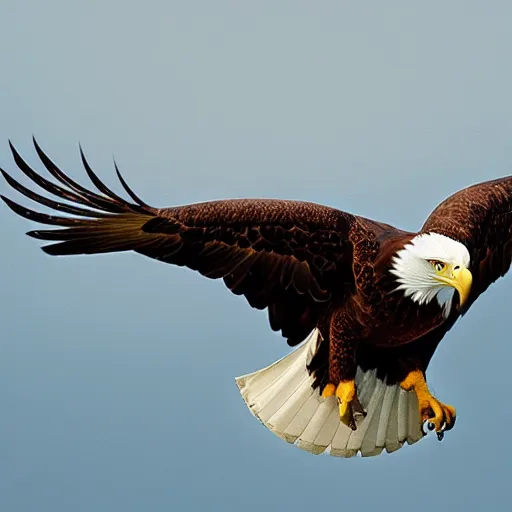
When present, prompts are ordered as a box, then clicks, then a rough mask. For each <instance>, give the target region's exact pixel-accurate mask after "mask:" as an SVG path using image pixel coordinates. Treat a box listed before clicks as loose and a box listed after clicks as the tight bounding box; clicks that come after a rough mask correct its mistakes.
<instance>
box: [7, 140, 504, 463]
mask: <svg viewBox="0 0 512 512" xmlns="http://www.w3.org/2000/svg"><path fill="white" fill-rule="evenodd" d="M34 145H35V150H36V152H37V154H38V156H39V158H40V160H41V162H42V164H43V165H44V167H45V168H46V171H47V172H48V173H49V176H48V177H49V178H53V179H48V178H46V177H44V176H43V175H42V174H39V173H37V172H36V171H34V170H33V169H32V168H31V167H30V166H29V165H28V164H27V163H26V162H25V161H24V160H23V159H22V157H21V156H20V155H19V153H18V152H17V151H16V150H15V149H14V147H13V146H12V145H10V147H11V151H12V154H13V157H14V161H15V162H16V164H17V166H18V167H19V169H20V170H21V171H22V172H23V173H24V174H25V175H26V176H27V177H28V178H29V179H30V180H32V181H33V182H34V183H35V184H36V185H37V186H39V187H40V188H41V189H43V190H44V191H46V192H48V193H49V194H52V195H53V196H55V197H56V199H51V198H48V197H47V196H44V195H40V194H39V193H37V192H34V191H33V190H31V189H29V188H27V187H25V186H24V185H22V184H21V183H19V182H18V181H16V180H15V179H14V178H13V177H11V176H10V175H9V174H7V173H6V172H5V171H3V170H2V174H3V176H4V178H5V179H6V181H7V183H8V184H9V185H10V186H11V187H12V188H13V189H14V190H16V191H17V192H20V193H21V194H23V195H24V196H26V197H28V198H29V199H31V200H33V201H35V202H36V203H39V204H41V205H44V206H46V207H49V208H51V209H53V210H56V211H58V212H63V213H64V214H70V215H50V214H47V213H39V212H37V211H34V210H31V209H29V208H26V207H24V206H21V205H20V204H18V203H15V202H14V201H12V200H11V199H8V198H7V197H4V196H2V199H3V200H4V201H5V203H6V204H7V206H9V207H10V208H11V209H12V210H13V211H14V212H15V213H17V214H18V215H21V216H22V217H25V218H26V219H29V220H31V221H35V222H38V223H41V224H46V225H50V226H57V227H58V228H57V229H38V230H35V231H29V232H28V233H27V234H28V235H29V236H31V237H33V238H36V239H38V240H46V241H51V242H53V243H51V244H49V245H45V246H44V247H43V248H42V249H43V251H44V252H46V253H47V254H50V255H57V256H59V255H71V254H99V253H110V252H120V251H135V252H137V253H139V254H143V255H145V256H149V257H150V258H154V259H157V260H160V261H163V262H165V263H172V264H174V265H180V266H186V267H188V268H190V269H193V270H197V271H198V272H199V273H201V274H202V275H203V276H206V277H209V278H211V279H223V281H224V283H225V285H226V286H227V287H228V288H229V289H230V290H231V291H232V292H233V293H234V294H236V295H243V296H244V297H245V298H246V300H247V301H248V303H249V304H250V305H251V306H252V307H253V308H256V309H261V310H262V309H267V311H268V317H269V322H270V327H271V328H272V329H273V330H274V331H280V332H281V334H282V336H283V337H284V338H286V340H287V342H288V345H289V346H291V347H297V348H296V349H295V350H294V351H293V352H291V353H290V354H288V355H287V356H286V357H284V358H283V359H281V360H279V361H277V362H275V363H274V364H272V365H271V366H269V367H267V368H264V369H262V370H259V371H256V372H254V373H251V374H248V375H244V376H242V377H238V378H237V379H236V383H237V385H238V387H239V389H240V392H241V394H242V397H243V399H244V400H245V402H246V404H247V406H248V407H249V409H250V410H251V412H252V413H253V414H254V415H255V416H256V417H257V418H258V419H259V420H260V421H261V422H262V423H263V424H264V425H265V426H266V427H268V428H269V429H270V430H271V431H272V432H274V433H275V434H277V435H278V436H279V437H281V438H282V439H284V440H286V441H287V442H289V443H294V444H295V445H296V446H298V447H300V448H302V449H305V450H307V451H309V452H312V453H315V454H319V453H322V452H325V451H327V452H328V453H330V454H331V455H336V456H341V457H352V456H354V455H356V454H358V453H361V455H363V456H371V455H378V454H379V453H381V452H382V451H383V450H386V451H387V452H392V451H395V450H397V449H399V448H400V447H401V446H403V445H404V444H405V443H406V442H407V443H408V444H412V443H415V442H417V441H418V440H420V439H421V438H423V437H424V436H425V434H426V431H425V430H424V425H425V424H427V426H428V428H429V429H430V430H435V431H436V433H437V436H438V438H439V439H442V438H443V436H444V433H445V432H447V431H449V430H450V429H452V428H453V426H454V424H455V418H456V413H455V408H454V407H452V406H450V405H446V404H444V403H442V402H441V401H439V400H438V399H437V398H435V397H434V396H433V395H432V393H431V392H430V391H429V388H428V386H427V382H426V370H427V367H428V365H429V362H430V360H431V358H432V356H433V354H434V351H435V350H436V348H437V346H438V344H439V342H440V341H441V339H442V338H443V337H444V335H445V334H446V333H447V332H448V331H449V330H450V329H451V328H452V326H453V325H454V323H455V322H456V321H457V319H458V318H459V317H460V316H462V315H463V314H464V313H465V312H466V311H467V310H468V309H469V308H470V307H471V305H472V304H473V302H474V301H475V300H476V299H477V298H478V296H479V295H480V294H481V293H482V292H484V291H485V290H486V289H487V287H488V286H489V285H490V284H491V283H492V282H494V281H495V280H496V279H498V278H499V277H500V276H503V275H504V274H505V273H506V272H507V271H508V269H509V266H510V263H511V259H512V177H507V178H502V179H497V180H493V181H488V182H485V183H481V184H478V185H473V186H471V187H468V188H466V189H464V190H461V191H459V192H457V193H456V194H454V195H452V196H451V197H449V198H448V199H446V200H445V201H444V202H443V203H441V204H440V205H439V206H438V207H437V208H436V209H435V210H434V211H433V212H432V214H431V215H430V216H429V217H428V219H427V220H426V222H425V224H424V225H423V227H422V228H421V229H420V231H418V232H417V233H411V232H407V231H402V230H400V229H397V228H394V227H393V226H390V225H388V224H384V223H381V222H376V221H373V220H370V219H367V218H363V217H360V216H356V215H351V214H350V213H346V212H343V211H340V210H337V209H335V208H330V207H327V206H321V205H318V204H313V203H307V202H299V201H287V200H270V199H237V200H225V201H211V202H205V203H198V204H190V205H186V206H177V207H171V208H154V207H152V206H149V205H148V204H146V203H145V202H144V201H142V200H141V199H140V198H139V197H138V196H137V195H136V194H135V193H134V192H133V191H132V190H131V189H130V187H129V186H128V185H127V183H126V181H125V180H124V179H123V177H122V176H121V174H120V172H119V170H118V168H117V166H116V167H115V169H116V173H117V176H118V178H119V181H120V183H121V185H122V186H123V188H124V190H125V192H126V193H127V195H128V196H129V199H126V198H123V197H122V196H120V195H118V194H117V193H115V192H114V191H112V190H111V189H110V188H109V187H107V186H106V185H105V184H104V183H103V182H102V181H101V180H100V178H99V177H98V176H97V175H96V174H95V173H94V172H93V171H92V169H91V167H90V166H89V164H88V162H87V160H86V159H85V156H84V154H83V152H82V150H81V149H80V154H81V159H82V163H83V166H84V168H85V171H86V173H87V175H88V176H89V178H90V180H91V182H92V184H93V185H94V187H95V189H96V190H95V191H93V190H90V189H88V188H85V187H83V186H82V185H81V184H79V183H78V182H76V181H75V180H73V179H71V178H70V177H69V176H67V175H66V174H65V173H64V172H62V171H61V170H60V169H59V168H58V167H57V166H56V165H55V163H54V162H53V161H52V160H50V159H49V158H48V156H47V155H46V154H45V153H44V152H43V151H42V150H41V148H40V147H39V145H38V144H37V142H36V141H35V140H34Z"/></svg>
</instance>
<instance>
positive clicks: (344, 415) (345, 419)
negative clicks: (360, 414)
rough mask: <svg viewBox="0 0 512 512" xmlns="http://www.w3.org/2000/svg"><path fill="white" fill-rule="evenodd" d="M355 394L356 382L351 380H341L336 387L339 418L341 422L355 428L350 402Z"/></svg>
mask: <svg viewBox="0 0 512 512" xmlns="http://www.w3.org/2000/svg"><path fill="white" fill-rule="evenodd" d="M355 396H356V383H355V382H354V381H353V380H347V381H342V382H340V383H339V384H338V387H337V388H336V397H337V398H338V403H339V412H340V420H341V422H342V423H344V424H345V425H347V427H350V428H351V429H355V422H354V415H353V414H352V407H351V402H352V400H354V397H355Z"/></svg>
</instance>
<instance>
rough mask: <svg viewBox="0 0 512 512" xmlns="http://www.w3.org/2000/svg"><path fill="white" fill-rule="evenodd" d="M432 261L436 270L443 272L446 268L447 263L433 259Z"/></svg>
mask: <svg viewBox="0 0 512 512" xmlns="http://www.w3.org/2000/svg"><path fill="white" fill-rule="evenodd" d="M430 263H431V265H432V266H433V267H434V269H435V271H436V272H442V271H443V270H444V269H445V268H446V264H445V263H443V262H442V261H438V260H431V261H430Z"/></svg>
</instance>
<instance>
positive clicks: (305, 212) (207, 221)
mask: <svg viewBox="0 0 512 512" xmlns="http://www.w3.org/2000/svg"><path fill="white" fill-rule="evenodd" d="M34 144H35V147H36V151H37V153H38V155H39V157H40V159H41V161H42V163H43V164H44V166H45V167H46V169H47V171H48V172H49V173H50V175H51V176H52V177H53V178H54V180H49V179H46V178H45V177H43V176H41V175H40V174H38V173H36V172H35V171H34V170H33V169H31V168H30V167H29V165H28V164H27V163H26V162H25V161H24V160H23V159H22V158H21V156H20V155H19V154H18V153H17V152H16V150H15V149H14V148H13V147H12V145H11V150H12V153H13V156H14V160H15V162H16V164H17V165H18V167H19V168H20V170H21V171H22V172H23V173H24V174H25V175H26V176H27V177H28V178H30V179H31V180H32V181H33V182H34V183H35V184H36V185H38V186H39V187H41V188H42V189H43V190H45V191H46V192H49V193H50V194H52V195H54V196H56V198H57V199H53V198H52V199H50V198H48V197H45V196H42V195H40V194H38V193H36V192H34V191H32V190H30V189H28V188H26V187H25V186H23V185H21V184H20V183H19V182H18V181H16V180H14V179H13V178H12V177H11V176H10V175H8V174H7V173H6V172H4V171H2V173H3V175H4V177H5V179H6V180H7V182H8V184H9V185H10V186H11V187H12V188H14V189H15V190H17V191H18V192H20V193H21V194H23V195H25V196H26V197H28V198H30V199H31V200H33V201H35V202H37V203H40V204H42V205H44V206H46V207H49V208H52V209H53V210H57V211H59V212H64V213H66V214H71V216H69V215H66V216H56V215H49V214H46V213H39V212H36V211H33V210H31V209H28V208H26V207H24V206H21V205H19V204H17V203H15V202H13V201H12V200H10V199H8V198H6V197H3V196H2V199H3V200H4V201H5V202H6V203H7V205H8V206H9V207H10V208H11V209H12V210H13V211H14V212H16V213H17V214H19V215H21V216H23V217H25V218H27V219H29V220H33V221H36V222H39V223H43V224H47V225H51V226H57V227H58V228H57V229H43V230H36V231H30V232H29V233H28V235H29V236H31V237H33V238H37V239H40V240H50V241H52V242H54V243H52V244H50V245H46V246H44V247H43V250H44V251H45V252H47V253H48V254H52V255H69V254H97V253H107V252H118V251H129V250H132V251H135V252H138V253H140V254H143V255H146V256H149V257H151V258H155V259H157V260H160V261H163V262H166V263H172V264H175V265H184V266H187V267H189V268H191V269H193V270H197V271H198V272H200V273H201V274H203V275H204V276H206V277H209V278H214V279H215V278H223V280H224V282H225V284H226V285H227V287H228V288H229V289H230V290H231V291H232V292H233V293H235V294H238V295H244V296H245V297H246V299H247V300H248V302H249V303H250V305H251V306H253V307H255V308H258V309H264V308H268V311H269V319H270V324H271V327H272V328H273V329H274V330H281V332H282V334H283V336H284V337H286V338H288V343H289V344H290V345H295V344H297V343H299V342H300V341H302V340H303V339H304V338H305V337H306V336H307V335H308V334H309V332H310V331H311V330H312V329H313V328H314V327H315V326H316V324H317V322H318V318H319V315H320V314H321V312H322V311H323V310H324V309H325V308H328V307H329V306H330V305H331V304H332V303H333V302H334V303H336V304H341V303H342V302H343V301H344V300H345V299H346V298H347V297H348V296H349V295H350V294H351V293H352V292H353V291H354V286H355V283H354V275H353V271H352V254H353V244H352V243H351V241H350V233H351V228H352V227H353V225H354V223H358V230H359V231H360V230H361V225H362V224H363V225H364V221H363V220H362V219H358V218H356V217H355V216H353V215H350V214H348V213H344V212H341V211H339V210H336V209H333V208H328V207H325V206H320V205H317V204H312V203H304V202H298V201H281V200H263V199H259V200H249V199H243V200H227V201H213V202H207V203H200V204H192V205H188V206H181V207H176V208H165V209H158V208H153V207H151V206H149V205H147V204H146V203H144V202H143V201H142V200H141V199H140V198H138V197H137V195H135V193H134V192H133V191H132V190H131V189H130V188H129V187H128V185H127V184H126V182H125V181H124V179H123V178H122V176H121V174H120V173H119V170H118V169H117V167H116V172H117V175H118V177H119V180H120V182H121V184H122V185H123V188H124V189H125V191H126V192H127V194H128V195H129V196H130V198H131V200H132V202H129V201H127V200H125V199H123V198H122V197H121V196H119V195H117V194H116V193H115V192H113V191H112V190H111V189H109V188H108V187H107V186H106V185H105V184H104V183H103V182H102V181H101V180H100V179H99V178H98V176H97V175H96V174H95V173H94V172H93V171H92V169H91V168H90V166H89V164H88V163H87V161H86V159H85V157H84V155H83V153H82V152H81V156H82V162H83V165H84V167H85V170H86V172H87V174H88V176H89V178H90V179H91V181H92V183H93V185H94V186H95V187H96V189H97V192H93V191H91V190H88V189H86V188H84V187H83V186H82V185H80V184H79V183H77V182H76V181H74V180H72V179H71V178H69V177H68V176H67V175H65V174H64V173H63V172H62V171H61V170H60V169H59V168H58V167H57V166H56V165H55V164H54V163H53V162H52V161H51V160H50V159H49V158H48V157H47V156H46V155H45V154H44V153H43V151H42V150H41V148H40V147H39V146H38V145H37V143H36V142H35V141H34Z"/></svg>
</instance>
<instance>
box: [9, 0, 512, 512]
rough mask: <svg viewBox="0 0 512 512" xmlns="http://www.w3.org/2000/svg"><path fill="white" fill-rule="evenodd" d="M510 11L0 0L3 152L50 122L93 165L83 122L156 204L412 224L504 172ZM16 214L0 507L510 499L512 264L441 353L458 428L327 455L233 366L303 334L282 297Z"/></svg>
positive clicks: (441, 389)
mask: <svg viewBox="0 0 512 512" xmlns="http://www.w3.org/2000/svg"><path fill="white" fill-rule="evenodd" d="M362 4H364V5H362ZM511 20H512V4H510V2H507V1H501V2H497V1H488V2H476V1H451V2H446V1H433V2H428V3H426V2H415V1H410V0H403V1H391V0H390V1H386V2H380V1H373V2H348V1H339V0H338V1H324V2H309V1H298V0H297V1H291V0H289V1H286V2H277V1H275V0H274V1H267V0H261V1H258V2H248V1H224V0H217V1H215V2H214V1H193V0H188V1H183V2H175V1H169V0H166V1H155V0H147V1H145V2H126V1H121V0H101V1H88V2H78V1H70V0H60V1H59V0H46V1H44V2H42V1H39V0H1V2H0V62H1V63H2V66H1V69H2V71H1V77H0V165H1V166H2V167H4V168H5V169H6V170H8V171H11V172H12V173H13V174H14V175H15V176H16V177H18V178H19V176H20V173H18V172H17V171H16V169H15V166H14V164H13V161H12V159H11V156H10V153H9V151H8V146H7V139H8V138H11V139H12V141H13V142H14V143H15V145H16V146H17V147H18V149H19V150H20V151H21V152H22V154H23V155H24V156H25V157H26V158H27V159H28V161H29V162H31V163H32V164H33V165H34V166H35V167H36V168H37V169H41V165H40V164H39V163H38V162H37V159H36V157H35V154H34V151H33V148H32V147H31V140H30V138H31V135H32V133H34V134H35V135H36V136H37V137H38V140H39V142H40V143H41V145H42V146H43V148H45V149H46V151H47V152H48V153H49V155H50V156H51V157H52V158H53V159H55V160H56V162H57V163H58V164H60V165H61V167H62V168H63V169H65V170H66V171H67V172H69V174H70V175H71V176H73V177H74V178H80V179H81V180H82V181H83V183H87V181H86V179H85V176H84V172H83V170H82V169H81V166H80V163H79V156H78V150H77V142H78V141H80V142H81V143H82V144H83V147H84V149H85V151H86V154H87V155H88V157H89V159H90V162H91V164H92V166H93V168H94V169H95V170H96V171H98V172H99V173H100V175H101V176H102V178H105V180H106V181H107V182H108V183H109V184H112V185H114V184H115V180H114V174H113V168H112V156H113V155H114V156H115V157H116V160H117V162H118V164H119V166H120V167H121V170H122V171H123V173H124V175H125V177H126V178H127V180H128V182H129V183H130V184H131V185H132V187H133V188H134V189H135V190H136V191H137V192H138V193H140V195H141V196H142V197H143V198H144V199H145V200H146V201H147V202H149V203H151V204H153V205H155V206H169V205H174V204H182V203H187V202H196V201H201V200H208V199H219V198H230V197H247V196H248V197H280V198H291V199H304V200H311V201H315V202H320V203H324V204H328V205H331V206H335V207H338V208H340V209H344V210H348V211H351V212H353V213H358V214H363V215H365V216H368V217H371V218H375V219H379V220H383V221H386V222H389V223H392V224H395V225H397V226H400V227H402V228H405V229H410V230H416V229H418V228H419V227H420V226H421V224H422V222H423V220H424V218H425V217H426V216H427V215H428V213H429V212H430V211H431V210H432V208H433V207H434V206H435V205H436V204H437V203H439V202H440V201H441V200H442V199H444V198H445V197H446V196H448V195H449V194H451V193H452V192H455V191H456V190H458V189H460V188H462V187H464V186H467V185H469V184H472V183H475V182H478V181H483V180H487V179H491V178H495V177H498V176H502V175H506V174H510V173H511V168H512V144H511V141H512V100H511V95H512V71H511V65H512V64H511V48H512V30H511ZM23 182H24V183H25V181H24V180H23ZM115 186H116V187H117V185H115ZM0 191H1V192H2V193H5V192H7V193H8V195H9V196H10V197H13V198H14V197H15V196H16V194H15V193H14V192H11V191H9V190H8V188H7V185H6V184H5V183H3V182H2V183H0ZM17 197H18V198H19V196H17ZM24 204H28V203H27V202H25V201H24ZM0 218H1V222H0V240H1V244H2V246H1V251H0V279H1V286H0V319H1V324H0V325H1V327H0V329H1V331H0V332H1V340H0V390H1V391H0V411H1V413H0V414H1V419H0V440H1V441H0V443H1V457H0V510H2V511H5V512H32V511H34V512H36V511H37V512H46V511H48V512H60V511H66V512H67V511H73V512H82V511H83V512H92V511H94V512H103V511H109V512H111V511H118V510H119V511H123V512H131V511H146V510H148V511H161V510H162V511H163V510H172V511H174V510H176V511H181V510H183V511H195V510H200V511H210V510H211V511H217V510H218V511H232V510H236V511H239V510H243V511H244V512H252V511H274V510H317V511H322V510H339V511H345V510H347V511H348V510H358V511H366V510H373V509H379V510H396V511H402V510H408V511H409V510H414V511H420V510H421V511H423V510H425V511H427V510H428V511H432V510H433V509H435V508H437V507H441V508H443V509H447V510H452V511H453V510H455V511H458V510H482V509H484V508H485V509H493V510H494V509H502V510H504V509H506V508H507V507H508V506H509V504H510V471H511V457H512V444H511V441H510V440H511V435H510V424H511V421H512V407H511V406H510V389H511V381H510V374H511V371H510V365H511V363H512V348H511V341H512V340H511V331H510V318H511V317H510V314H511V310H510V304H511V299H512V290H511V283H512V281H511V278H510V277H507V278H505V279H502V280H501V281H499V282H498V283H497V284H495V285H494V286H492V287H491V288H490V290H489V291H488V292H487V293H486V294H485V295H484V296H483V297H482V298H481V299H480V300H479V301H478V302H477V303H476V304H475V305H474V306H473V308H472V310H471V312H470V314H468V315H467V316H466V317H465V318H464V319H463V321H461V322H460V323H459V324H457V325H456V328H454V329H453V330H452V331H451V332H450V333H449V335H448V336H447V337H446V338H445V340H444V342H443V343H442V344H441V346H440V348H439V349H438V351H437V353H436V355H435V357H434V359H433V362H432V364H431V367H430V369H429V379H430V382H431V383H432V387H433V389H434V391H435V392H436V393H437V395H438V396H439V397H440V398H441V399H442V400H443V401H445V402H447V403H452V404H454V405H455V406H456V407H457V409H458V421H457V425H456V427H455V429H454V430H453V431H452V432H450V433H448V434H447V435H446V438H445V440H444V441H443V442H442V443H439V442H438V441H437V440H436V438H435V436H434V435H430V436H428V437H427V438H426V439H425V440H423V441H421V442H420V443H418V444H416V445H414V446H412V447H405V448H403V449H402V450H400V451H398V452H396V453H394V454H392V455H386V454H384V455H382V456H380V457H377V458H369V459H361V458H357V459H352V460H342V459H336V458H331V457H328V456H321V457H315V456H312V455H310V454H308V453H306V452H303V451H301V450H299V449H297V448H295V447H294V446H291V445H288V444H286V443H284V442H283V441H281V440H280V439H278V438H277V437H275V436H274V435H273V434H271V433H270V432H268V431H267V430H266V429H265V428H264V427H263V426H261V425H260V424H259V423H258V421H256V420H255V419H254V418H253V417H252V416H251V414H250V412H249V410H248V409H247V408H246V406H245V405H244V403H243V401H242V399H241V397H240V395H239V393H238V390H237V388H236V385H235V383H234V377H235V376H237V375H240V374H244V373H247V372H250V371H253V370H255V369H258V368H261V367H263V366H266V365H267V364H269V363H271V362H273V361H274V360H275V359H277V358H279V357H282V356H283V355H284V354H286V353H287V352H288V349H287V347H286V344H285V343H284V341H282V339H281V338H280V337H279V335H277V334H275V333H272V332H271V331H270V328H269V327H268V324H267V319H266V313H262V312H257V311H254V310H251V309H250V308H249V307H248V306H247V304H246V303H245V301H244V300H243V299H241V298H238V297H235V296H232V295H231V294H230V293H229V292H228V291H227V290H226V289H225V288H224V286H223V284H222V283H221V282H213V281H210V280H207V279H204V278H201V277H200V276H198V275H195V274H194V273H193V272H191V271H187V270H184V269H181V268H173V267H171V266H166V265H164V264H161V263H157V262H154V261H151V260H149V259H145V258H143V257H141V256H137V255H135V254H120V255H119V254H118V255H106V256H96V257H74V258H51V257H49V256H46V255H45V254H44V253H42V252H41V251H40V250H39V249H38V245H40V244H39V243H38V242H37V241H35V240H31V239H29V238H28V237H26V236H25V235H24V232H26V231H28V230H29V229H34V227H35V225H34V224H32V223H29V222H28V221H26V220H24V219H21V218H18V217H16V216H15V215H14V214H12V213H11V212H10V211H9V210H8V209H7V208H6V207H5V206H3V205H2V206H1V207H0Z"/></svg>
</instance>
